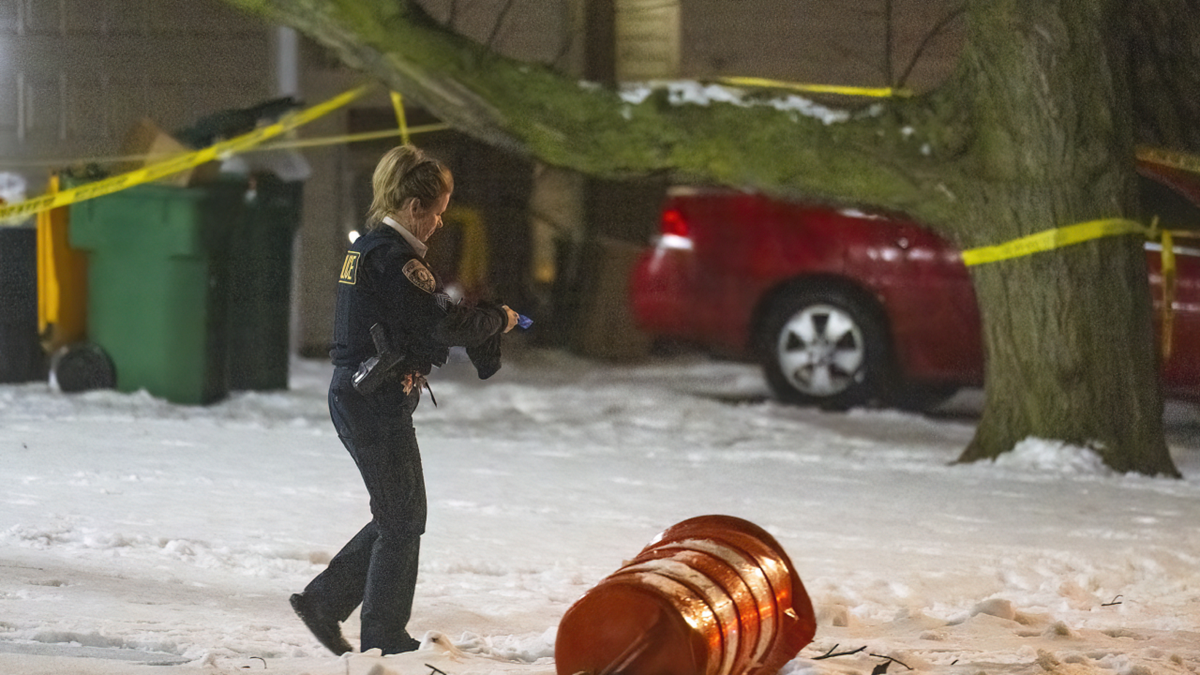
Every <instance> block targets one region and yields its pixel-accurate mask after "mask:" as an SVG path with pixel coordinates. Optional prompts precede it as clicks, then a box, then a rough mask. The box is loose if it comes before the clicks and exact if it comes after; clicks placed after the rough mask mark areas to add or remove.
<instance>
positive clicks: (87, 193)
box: [0, 85, 370, 221]
mask: <svg viewBox="0 0 1200 675" xmlns="http://www.w3.org/2000/svg"><path fill="white" fill-rule="evenodd" d="M369 88H370V86H369V85H363V86H361V87H358V88H356V89H351V90H350V91H347V92H344V93H342V94H339V95H337V96H335V97H333V98H331V99H329V100H327V101H325V102H323V103H318V104H317V105H314V106H312V107H311V108H307V109H305V110H301V111H298V112H295V113H291V114H288V115H285V116H283V117H282V118H281V119H280V120H279V121H278V122H275V123H274V124H270V125H268V126H264V127H260V128H258V129H255V130H254V131H251V132H249V133H246V134H242V135H241V136H237V137H235V138H231V139H229V140H227V141H221V142H219V143H214V144H213V145H210V146H209V147H207V148H202V149H200V150H196V151H194V152H188V153H183V154H180V155H177V156H175V157H171V158H169V159H165V160H163V161H161V162H156V163H154V164H151V165H149V166H146V167H142V168H141V169H136V170H134V171H130V172H127V173H123V174H119V175H117V176H112V177H111V178H105V179H102V180H98V181H96V182H94V183H88V184H86V185H81V186H79V187H75V188H71V189H69V190H63V191H61V192H54V193H49V194H45V195H42V196H40V197H35V198H33V199H27V200H25V201H23V202H18V203H16V204H12V205H9V206H0V221H4V220H7V219H10V218H24V217H27V216H30V215H33V214H35V213H39V212H41V211H46V210H49V209H53V208H57V207H59V206H66V205H68V204H74V203H76V202H81V201H84V200H87V199H94V198H96V197H102V196H104V195H108V194H112V193H114V192H119V191H121V190H124V189H126V188H130V187H133V186H135V185H141V184H142V183H148V182H150V181H154V180H158V179H160V178H164V177H166V176H170V175H172V174H176V173H179V172H180V171H186V170H187V169H190V168H193V167H196V166H199V165H201V164H204V163H205V162H211V161H213V160H214V159H218V158H220V157H223V156H225V155H230V154H236V153H238V152H244V151H246V150H249V149H251V148H254V147H256V146H258V145H261V144H262V143H263V142H264V141H267V140H270V139H272V138H275V137H276V136H279V135H280V134H283V133H286V132H288V131H291V130H292V129H295V128H296V127H299V126H301V125H303V124H307V123H309V122H311V121H313V120H315V119H317V118H319V117H322V116H324V115H327V114H328V113H330V112H333V111H334V110H337V109H338V108H341V107H342V106H344V105H346V104H348V103H350V102H351V101H353V100H355V99H357V98H359V97H361V96H362V95H363V94H364V93H366V92H367V90H368V89H369Z"/></svg>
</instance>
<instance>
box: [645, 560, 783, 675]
mask: <svg viewBox="0 0 1200 675" xmlns="http://www.w3.org/2000/svg"><path fill="white" fill-rule="evenodd" d="M672 546H673V547H675V548H683V549H691V550H693V551H700V552H701V553H708V554H709V555H712V556H715V557H717V558H719V559H720V560H722V561H724V562H725V563H726V564H728V565H729V566H730V567H732V568H733V569H734V570H736V571H737V573H738V574H739V575H740V576H741V577H742V580H743V581H745V582H746V585H747V586H749V587H750V594H751V595H753V596H754V604H755V606H756V607H757V608H759V610H760V611H759V613H758V616H759V630H758V646H757V647H755V649H754V659H753V662H754V663H755V664H757V663H759V662H761V661H762V659H763V657H764V656H766V653H767V650H768V649H770V648H771V643H772V642H774V640H775V632H776V623H777V621H778V619H776V614H777V612H778V607H777V605H776V602H775V591H773V590H772V589H771V581H770V579H768V578H767V574H766V572H764V571H763V570H762V568H761V567H759V565H758V563H757V562H755V561H754V559H752V558H751V557H750V556H748V555H746V554H743V553H742V552H741V551H738V550H736V549H734V548H730V547H729V546H726V545H724V544H720V543H718V542H715V541H712V540H711V539H684V540H682V541H672V542H668V543H665V544H662V545H661V548H670V547H672ZM764 607H771V608H775V609H774V610H773V611H771V613H770V614H768V615H764V614H763V612H762V611H761V610H762V608H764Z"/></svg>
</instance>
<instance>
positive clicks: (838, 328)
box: [759, 287, 891, 410]
mask: <svg viewBox="0 0 1200 675" xmlns="http://www.w3.org/2000/svg"><path fill="white" fill-rule="evenodd" d="M764 319H765V320H764V321H763V323H762V327H763V328H762V331H761V332H760V336H759V349H760V354H761V358H762V365H763V372H764V374H765V376H766V379H767V383H768V384H769V385H770V386H771V389H772V391H773V392H774V393H775V395H776V396H777V397H778V398H779V399H780V400H781V401H784V402H787V403H795V404H800V405H813V406H820V407H822V408H827V409H833V410H845V409H847V408H851V407H854V406H857V405H862V404H864V403H867V402H869V401H872V400H874V399H876V398H878V397H879V396H880V395H881V394H882V392H883V388H884V386H885V383H886V382H887V380H888V373H889V372H890V362H891V350H890V342H889V340H888V334H887V330H886V328H885V323H884V319H883V317H882V314H881V312H880V311H879V310H878V309H877V307H876V306H875V305H874V304H873V303H872V302H871V301H870V300H869V299H865V298H863V297H861V296H860V295H859V294H857V293H854V292H852V291H849V290H846V289H842V288H836V287H834V288H829V287H824V288H822V287H810V288H800V289H795V290H791V291H788V292H787V293H786V294H785V295H783V296H781V297H780V298H779V299H777V300H776V301H775V302H773V303H772V304H771V306H770V308H769V309H768V311H767V313H766V315H765V316H764Z"/></svg>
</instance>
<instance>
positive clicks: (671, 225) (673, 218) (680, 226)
mask: <svg viewBox="0 0 1200 675" xmlns="http://www.w3.org/2000/svg"><path fill="white" fill-rule="evenodd" d="M659 229H660V231H661V232H662V234H663V236H672V237H682V238H684V239H687V238H690V237H691V236H692V232H691V228H689V227H688V224H687V221H686V220H684V219H683V214H682V213H680V212H679V209H666V210H664V211H663V214H662V220H661V222H660V223H659Z"/></svg>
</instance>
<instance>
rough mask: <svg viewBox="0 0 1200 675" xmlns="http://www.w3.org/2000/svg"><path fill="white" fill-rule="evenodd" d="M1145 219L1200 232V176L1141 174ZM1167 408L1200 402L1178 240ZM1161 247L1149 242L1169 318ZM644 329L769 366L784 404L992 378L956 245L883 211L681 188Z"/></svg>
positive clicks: (1199, 319)
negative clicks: (1172, 399) (1179, 401)
mask: <svg viewBox="0 0 1200 675" xmlns="http://www.w3.org/2000/svg"><path fill="white" fill-rule="evenodd" d="M1139 175H1140V180H1141V184H1142V185H1141V188H1142V198H1143V204H1144V205H1145V210H1146V211H1147V212H1148V213H1150V214H1151V215H1159V216H1160V223H1161V224H1163V225H1164V226H1166V227H1170V228H1173V229H1196V230H1200V206H1198V205H1200V178H1198V177H1196V176H1193V175H1192V174H1188V173H1186V172H1182V171H1179V170H1175V169H1170V168H1167V167H1163V166H1159V165H1154V164H1147V163H1142V164H1141V165H1140V166H1139ZM1174 248H1175V254H1176V261H1177V281H1176V288H1175V300H1174V303H1173V304H1172V306H1173V308H1174V321H1173V335H1172V337H1173V348H1172V353H1171V355H1170V357H1169V359H1168V360H1167V361H1166V362H1165V363H1164V366H1163V383H1164V387H1165V392H1166V394H1167V395H1169V396H1176V397H1182V398H1191V399H1200V242H1196V241H1194V240H1192V239H1182V240H1177V243H1176V246H1175V247H1174ZM1160 251H1161V246H1160V245H1159V244H1158V243H1153V242H1151V243H1147V244H1146V262H1147V266H1148V268H1149V271H1150V282H1151V286H1152V292H1153V298H1154V303H1155V309H1156V312H1158V311H1159V310H1160V309H1161V308H1160V304H1161V299H1162V297H1163V296H1162V275H1161V273H1160V268H1161V264H1160V259H1161V258H1160ZM630 288H631V295H632V298H631V300H632V308H633V314H634V319H635V321H636V322H637V324H638V326H639V327H640V328H641V329H643V330H644V331H646V332H648V333H649V334H650V335H652V336H654V337H656V338H664V339H669V340H672V341H678V342H687V343H692V344H695V345H699V346H701V347H703V348H705V349H707V350H709V351H712V352H714V353H719V354H723V355H726V356H734V357H739V358H752V359H756V360H758V361H760V362H761V363H762V366H763V371H764V374H765V376H766V379H767V381H768V383H769V384H770V386H771V389H772V390H773V391H774V392H775V394H776V395H777V396H778V397H779V398H780V399H781V400H784V401H788V402H793V403H801V404H810V405H820V406H823V407H828V408H837V409H842V408H847V407H850V406H854V405H858V404H862V403H865V402H867V401H881V402H883V403H886V404H890V405H896V406H900V407H909V408H920V407H926V406H929V405H932V404H933V403H936V402H938V401H941V400H943V399H945V398H947V397H949V396H950V395H951V394H953V393H954V391H955V390H957V389H958V388H960V387H963V386H980V385H981V384H982V382H983V348H982V338H981V334H980V320H979V309H978V307H977V305H976V302H975V294H974V291H973V289H972V287H971V280H970V277H969V275H968V273H967V269H966V267H965V266H964V265H963V262H962V258H961V256H960V252H959V250H958V249H957V248H955V247H954V246H953V245H951V244H950V243H949V242H947V241H946V240H945V239H943V238H941V237H940V236H938V235H937V234H935V233H933V232H932V231H931V230H929V229H926V228H925V227H922V226H921V225H920V224H918V223H914V222H912V221H909V220H906V219H904V218H898V217H894V216H890V215H886V214H883V213H872V212H869V211H863V210H858V209H837V208H830V207H827V206H823V205H817V204H808V203H803V202H790V201H782V200H778V199H772V198H768V197H764V196H762V195H757V194H750V193H745V192H737V191H733V190H727V189H708V188H683V187H680V188H673V189H672V190H671V192H670V193H669V194H668V197H667V200H666V202H665V204H664V207H663V210H662V215H661V222H660V232H659V233H658V235H657V236H656V239H655V242H654V244H653V246H652V247H651V248H649V249H648V250H646V251H645V252H644V253H643V254H642V255H641V257H640V259H639V260H638V262H637V264H636V265H635V267H634V271H633V275H632V279H631V282H630Z"/></svg>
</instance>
